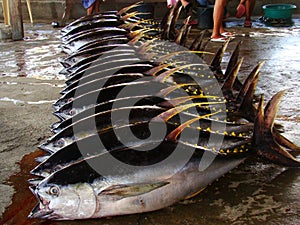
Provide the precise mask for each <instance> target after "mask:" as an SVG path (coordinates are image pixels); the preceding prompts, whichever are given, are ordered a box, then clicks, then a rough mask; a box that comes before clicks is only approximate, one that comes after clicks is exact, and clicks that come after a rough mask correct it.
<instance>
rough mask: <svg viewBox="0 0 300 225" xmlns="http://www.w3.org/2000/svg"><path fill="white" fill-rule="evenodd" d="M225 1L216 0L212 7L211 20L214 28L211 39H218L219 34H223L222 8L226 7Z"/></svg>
mask: <svg viewBox="0 0 300 225" xmlns="http://www.w3.org/2000/svg"><path fill="white" fill-rule="evenodd" d="M226 3H227V0H216V1H215V6H214V13H213V20H214V26H213V31H212V35H211V38H220V37H222V36H221V33H223V32H225V30H224V27H223V24H222V22H223V16H224V8H225V6H226Z"/></svg>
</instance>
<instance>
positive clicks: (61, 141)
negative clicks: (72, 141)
mask: <svg viewBox="0 0 300 225" xmlns="http://www.w3.org/2000/svg"><path fill="white" fill-rule="evenodd" d="M64 144H65V141H64V139H62V138H61V139H59V140H57V141H56V142H55V143H54V146H55V147H63V146H64Z"/></svg>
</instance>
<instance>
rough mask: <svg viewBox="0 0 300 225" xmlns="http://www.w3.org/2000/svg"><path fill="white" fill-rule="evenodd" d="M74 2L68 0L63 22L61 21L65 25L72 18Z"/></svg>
mask: <svg viewBox="0 0 300 225" xmlns="http://www.w3.org/2000/svg"><path fill="white" fill-rule="evenodd" d="M72 4H73V0H66V6H65V11H64V14H63V16H62V18H61V23H60V25H61V26H65V25H66V21H67V20H68V19H69V18H70V14H71V8H72Z"/></svg>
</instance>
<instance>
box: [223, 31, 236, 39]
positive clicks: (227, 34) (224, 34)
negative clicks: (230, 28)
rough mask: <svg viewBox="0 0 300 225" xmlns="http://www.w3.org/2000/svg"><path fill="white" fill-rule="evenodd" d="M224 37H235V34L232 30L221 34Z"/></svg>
mask: <svg viewBox="0 0 300 225" xmlns="http://www.w3.org/2000/svg"><path fill="white" fill-rule="evenodd" d="M221 35H222V36H223V37H226V38H229V37H234V36H235V34H234V33H231V32H224V33H222V34H221Z"/></svg>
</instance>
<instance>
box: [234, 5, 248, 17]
mask: <svg viewBox="0 0 300 225" xmlns="http://www.w3.org/2000/svg"><path fill="white" fill-rule="evenodd" d="M236 10H237V12H236V15H235V16H236V18H241V17H242V16H243V15H244V14H245V12H246V8H245V6H244V5H243V4H239V5H238V7H237V8H236Z"/></svg>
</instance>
